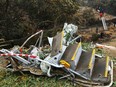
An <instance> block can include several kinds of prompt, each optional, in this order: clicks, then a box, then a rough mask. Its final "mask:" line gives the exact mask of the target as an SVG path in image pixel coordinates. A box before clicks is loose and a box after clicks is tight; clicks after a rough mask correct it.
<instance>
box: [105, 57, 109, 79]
mask: <svg viewBox="0 0 116 87" xmlns="http://www.w3.org/2000/svg"><path fill="white" fill-rule="evenodd" d="M108 65H109V56H107V57H106V69H105V77H107V76H108Z"/></svg>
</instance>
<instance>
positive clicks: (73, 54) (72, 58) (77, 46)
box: [71, 42, 81, 60]
mask: <svg viewBox="0 0 116 87" xmlns="http://www.w3.org/2000/svg"><path fill="white" fill-rule="evenodd" d="M80 46H81V42H80V43H79V44H78V45H77V48H76V51H75V53H74V54H73V57H72V58H71V60H74V59H75V56H76V53H77V51H78V49H79V47H80Z"/></svg>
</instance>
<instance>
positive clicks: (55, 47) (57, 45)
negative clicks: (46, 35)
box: [51, 32, 62, 57]
mask: <svg viewBox="0 0 116 87" xmlns="http://www.w3.org/2000/svg"><path fill="white" fill-rule="evenodd" d="M61 42H62V32H61V33H59V34H57V35H56V36H55V37H53V42H52V52H51V57H53V56H55V55H57V54H58V53H59V51H60V50H61Z"/></svg>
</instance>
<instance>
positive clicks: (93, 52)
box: [88, 49, 95, 69]
mask: <svg viewBox="0 0 116 87" xmlns="http://www.w3.org/2000/svg"><path fill="white" fill-rule="evenodd" d="M94 55H95V49H93V51H92V55H91V59H90V61H89V66H88V69H91V68H92V59H93V57H94Z"/></svg>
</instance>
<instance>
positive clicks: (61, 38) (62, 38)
mask: <svg viewBox="0 0 116 87" xmlns="http://www.w3.org/2000/svg"><path fill="white" fill-rule="evenodd" d="M63 37H64V31H62V37H61V43H60V50H62V44H63V43H62V42H63Z"/></svg>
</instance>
